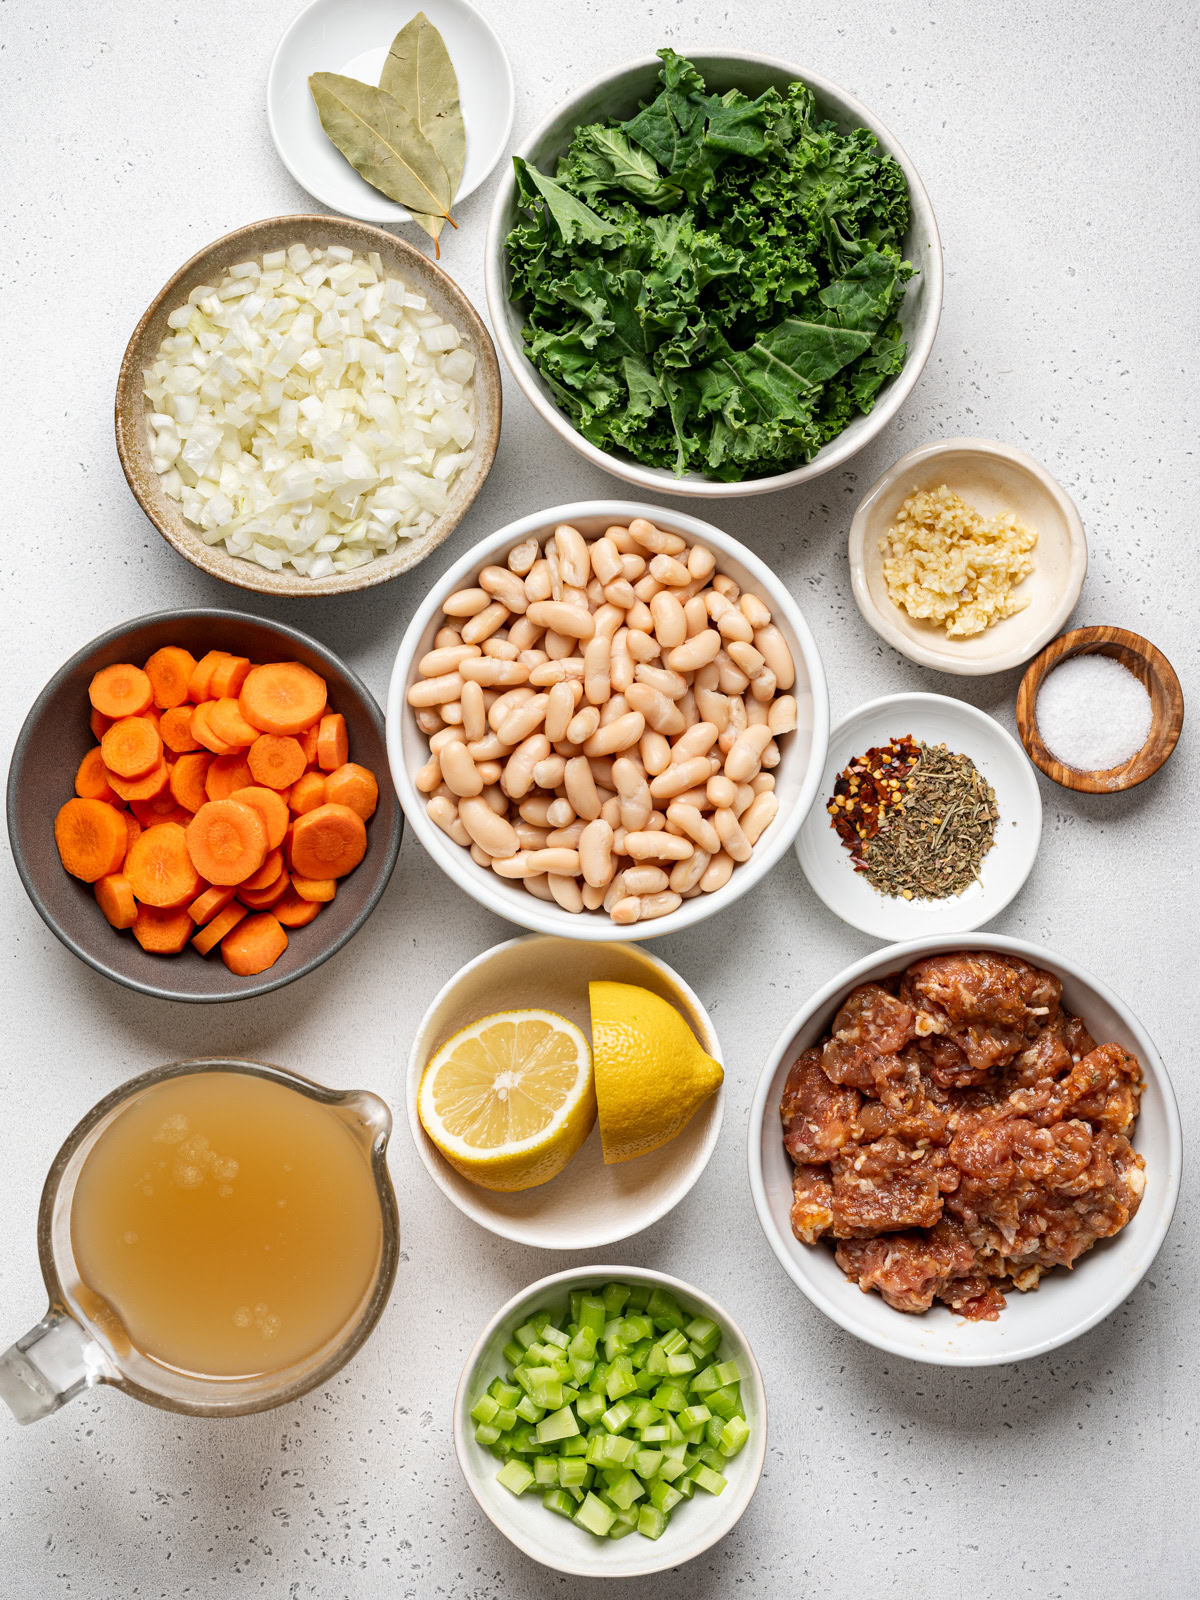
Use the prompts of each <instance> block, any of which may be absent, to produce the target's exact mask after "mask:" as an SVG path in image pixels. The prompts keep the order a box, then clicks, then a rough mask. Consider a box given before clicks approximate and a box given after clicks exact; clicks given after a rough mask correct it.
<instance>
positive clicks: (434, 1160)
mask: <svg viewBox="0 0 1200 1600" xmlns="http://www.w3.org/2000/svg"><path fill="white" fill-rule="evenodd" d="M564 937H565V936H564V935H562V934H543V933H522V934H517V936H516V937H515V938H513V939H504V940H502V941H501V942H500V943H499V944H494V945H489V946H488V948H487V949H486V950H481V951H480V953H479V954H478V955H477V956H473V957H472V958H471V960H470V961H467V962H465V963H464V964H463V965H462V966H461V967H459V969H458V970H457V972H455V973H453V974H452V975H451V976H450V977H449V978H447V980H446V982H445V983H444V984H443V985H442V987H441V988H440V989H439V990H438V992H437V994H435V995H434V997H433V999H432V1000H431V1001H430V1002H429V1005H428V1006H427V1007H426V1009H425V1014H424V1015H423V1016H422V1018H421V1020H420V1022H419V1023H418V1024H417V1029H416V1032H415V1033H414V1034H413V1042H412V1045H411V1046H410V1048H409V1052H408V1061H407V1063H406V1065H405V1069H404V1103H405V1107H406V1108H407V1111H408V1131H409V1133H410V1134H411V1136H412V1141H413V1144H414V1145H415V1146H416V1150H417V1154H418V1155H419V1156H420V1158H421V1161H422V1163H423V1164H424V1167H425V1170H426V1172H428V1174H429V1176H430V1177H431V1178H432V1179H433V1181H434V1183H436V1184H437V1186H438V1188H439V1189H440V1190H441V1191H442V1193H443V1194H444V1195H445V1196H446V1198H447V1200H449V1201H450V1202H451V1204H452V1205H455V1206H457V1207H458V1209H459V1211H461V1212H462V1214H463V1216H464V1217H467V1218H469V1219H470V1221H472V1222H474V1223H476V1224H477V1225H478V1226H479V1227H481V1228H486V1229H487V1230H488V1232H489V1233H495V1234H498V1235H499V1236H500V1237H501V1238H502V1239H511V1240H513V1242H514V1243H516V1244H521V1245H524V1246H525V1247H526V1248H527V1249H530V1250H606V1249H607V1248H608V1246H609V1245H611V1244H619V1243H620V1242H621V1240H623V1239H632V1238H635V1237H636V1236H637V1235H638V1234H639V1233H643V1232H645V1230H646V1229H647V1228H651V1227H653V1226H654V1224H655V1223H656V1222H661V1221H662V1219H663V1217H665V1216H666V1215H667V1213H668V1212H670V1211H673V1210H674V1209H675V1207H676V1206H677V1205H679V1204H681V1203H682V1201H684V1200H685V1199H686V1198H687V1196H688V1195H689V1194H690V1193H691V1191H692V1190H693V1189H694V1188H695V1186H696V1184H697V1183H698V1182H699V1180H700V1177H701V1175H702V1174H703V1172H704V1169H705V1168H706V1167H707V1166H708V1163H709V1161H710V1160H711V1158H712V1153H713V1151H714V1150H715V1149H716V1146H717V1140H718V1139H719V1138H720V1136H721V1127H722V1124H723V1123H724V1120H725V1086H726V1079H725V1078H724V1077H723V1078H722V1080H721V1082H720V1084H719V1085H718V1087H717V1092H716V1094H715V1095H714V1096H713V1097H712V1098H713V1100H714V1102H715V1106H714V1110H713V1113H712V1115H711V1117H710V1126H709V1129H708V1132H707V1133H706V1135H705V1137H704V1140H703V1142H702V1143H701V1145H700V1146H699V1148H698V1149H697V1151H696V1154H695V1156H694V1157H693V1160H692V1164H691V1166H690V1167H689V1168H688V1169H687V1171H686V1172H685V1173H684V1175H683V1177H682V1178H681V1179H680V1183H679V1184H678V1185H677V1186H676V1187H675V1189H673V1190H671V1191H670V1192H669V1194H668V1196H667V1197H666V1198H665V1199H663V1200H662V1202H661V1203H660V1204H659V1205H658V1206H657V1207H651V1208H649V1209H648V1211H647V1213H646V1217H645V1220H644V1221H639V1222H638V1223H637V1224H636V1225H635V1226H634V1227H632V1228H622V1229H621V1230H620V1231H619V1232H617V1233H610V1234H607V1235H606V1236H605V1237H604V1238H603V1239H588V1240H584V1241H578V1240H562V1239H555V1240H552V1241H550V1242H546V1243H543V1242H542V1241H541V1240H538V1239H531V1238H530V1237H529V1236H528V1232H527V1231H522V1230H518V1229H516V1228H514V1227H511V1226H508V1225H506V1222H505V1219H504V1218H497V1217H493V1216H492V1215H490V1214H489V1213H488V1212H487V1210H486V1207H484V1206H482V1205H481V1206H479V1208H478V1209H475V1208H473V1207H471V1206H470V1205H469V1204H468V1199H467V1197H464V1196H463V1195H461V1194H459V1193H458V1192H457V1191H456V1190H455V1189H454V1187H453V1186H452V1185H451V1184H450V1183H449V1181H448V1180H447V1177H446V1170H445V1169H446V1166H447V1165H448V1164H447V1163H446V1162H445V1161H444V1158H443V1157H442V1156H441V1155H440V1154H439V1152H438V1150H437V1149H436V1147H435V1146H434V1145H433V1141H432V1140H431V1139H430V1138H429V1135H428V1134H427V1133H426V1132H425V1130H424V1128H423V1127H422V1126H421V1119H420V1117H419V1116H418V1114H417V1093H418V1090H419V1088H420V1084H421V1075H422V1072H423V1070H424V1066H425V1062H426V1059H427V1058H428V1055H429V1050H428V1047H427V1045H426V1042H425V1038H424V1035H425V1032H426V1029H427V1028H428V1027H429V1023H430V1018H431V1017H432V1016H433V1014H434V1012H435V1011H437V1009H438V1008H439V1007H440V1006H441V1004H442V1002H443V1001H444V1000H445V999H446V998H447V996H448V995H449V994H450V993H451V992H452V991H453V990H454V989H455V988H457V986H458V985H459V984H460V983H461V982H462V981H463V979H464V978H466V977H467V976H468V975H469V974H471V973H473V972H475V971H476V970H477V969H478V968H480V967H482V966H485V965H486V964H487V963H488V962H489V961H492V960H494V959H495V958H496V957H497V956H499V955H500V954H501V953H502V952H505V951H508V950H512V949H514V948H515V947H516V946H517V945H523V944H527V943H528V942H529V941H530V940H531V939H545V938H564ZM570 942H571V943H573V944H574V943H578V942H579V941H577V940H571V941H570ZM606 943H608V944H612V945H617V946H622V947H627V948H629V949H634V948H635V946H633V945H632V943H631V942H630V941H629V940H626V939H609V940H607V941H606ZM637 948H638V955H639V956H640V957H643V958H644V959H645V960H646V961H648V962H650V963H651V965H653V966H654V967H656V968H657V969H658V970H659V972H660V974H661V975H662V976H664V977H665V978H666V979H668V980H669V981H670V984H671V985H672V986H673V987H674V988H676V989H678V991H679V993H680V994H681V995H682V997H683V998H684V999H685V1000H687V1001H688V1002H689V1003H690V1004H691V1005H692V1006H693V1007H694V1009H695V1011H696V1014H697V1015H698V1016H699V1017H701V1018H703V1020H704V1022H705V1023H706V1024H707V1027H708V1031H709V1033H710V1035H711V1037H712V1050H711V1051H710V1052H709V1053H710V1054H711V1055H712V1057H713V1060H714V1061H716V1062H718V1063H719V1064H720V1066H721V1068H722V1071H724V1069H725V1056H724V1052H723V1051H722V1049H721V1041H720V1037H719V1035H718V1033H717V1028H716V1024H715V1023H714V1022H713V1019H712V1017H711V1016H710V1015H709V1012H708V1009H707V1007H706V1006H705V1005H704V1002H703V1001H702V1000H701V999H700V996H699V995H698V994H697V993H696V991H695V990H694V989H693V988H692V987H691V985H690V984H689V983H687V982H686V981H685V980H684V978H682V977H681V976H680V974H679V973H678V972H676V970H675V968H674V967H672V966H669V965H668V963H667V962H665V961H664V960H663V959H662V957H661V956H656V955H653V954H652V953H651V952H650V951H649V950H646V949H642V948H640V947H637ZM684 1020H685V1021H686V1018H685V1019H684ZM689 1026H690V1025H689ZM422 1058H425V1059H422ZM697 1109H699V1108H697ZM681 1131H682V1130H681ZM481 1192H482V1193H485V1194H486V1193H487V1191H486V1190H483V1191H481Z"/></svg>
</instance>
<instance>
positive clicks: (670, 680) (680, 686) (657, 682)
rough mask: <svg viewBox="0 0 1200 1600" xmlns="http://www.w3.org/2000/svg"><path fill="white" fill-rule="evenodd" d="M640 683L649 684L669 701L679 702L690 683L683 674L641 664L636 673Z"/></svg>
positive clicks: (635, 675)
mask: <svg viewBox="0 0 1200 1600" xmlns="http://www.w3.org/2000/svg"><path fill="white" fill-rule="evenodd" d="M639 637H640V635H639ZM633 675H634V677H635V678H636V679H637V681H638V682H639V683H648V684H649V685H650V687H651V688H652V689H657V690H658V692H659V694H665V695H666V697H667V699H668V700H678V699H680V698H681V697H682V696H683V695H685V694H686V693H687V687H688V681H687V679H686V678H685V677H684V676H683V674H682V673H681V672H671V671H669V670H668V669H667V668H666V667H651V666H648V665H647V664H646V663H645V662H639V663H638V666H637V668H636V669H635V671H634V674H633Z"/></svg>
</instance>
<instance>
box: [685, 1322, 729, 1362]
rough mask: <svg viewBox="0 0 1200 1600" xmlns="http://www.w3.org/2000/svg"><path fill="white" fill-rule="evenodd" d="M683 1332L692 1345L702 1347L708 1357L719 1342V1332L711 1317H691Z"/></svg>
mask: <svg viewBox="0 0 1200 1600" xmlns="http://www.w3.org/2000/svg"><path fill="white" fill-rule="evenodd" d="M683 1331H684V1332H685V1333H686V1334H687V1336H688V1338H689V1339H690V1340H691V1341H692V1343H693V1344H698V1345H702V1346H703V1347H704V1349H705V1351H706V1352H707V1353H708V1354H709V1355H711V1354H712V1352H713V1351H714V1350H715V1349H716V1348H717V1346H718V1345H719V1344H720V1342H721V1330H720V1328H719V1327H718V1326H717V1324H716V1323H715V1322H714V1321H713V1320H712V1318H711V1317H693V1318H692V1320H691V1321H690V1322H689V1323H688V1325H687V1327H686V1328H685V1329H684V1330H683Z"/></svg>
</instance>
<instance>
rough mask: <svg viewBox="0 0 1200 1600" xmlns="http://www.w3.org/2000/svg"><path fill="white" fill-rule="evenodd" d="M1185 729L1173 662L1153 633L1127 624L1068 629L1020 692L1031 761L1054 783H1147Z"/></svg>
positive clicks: (1089, 787) (1115, 787) (1110, 788)
mask: <svg viewBox="0 0 1200 1600" xmlns="http://www.w3.org/2000/svg"><path fill="white" fill-rule="evenodd" d="M1093 658H1095V659H1093ZM1110 662H1111V663H1112V665H1111V666H1110V665H1109V664H1108V663H1110ZM1119 669H1124V671H1123V672H1122V671H1121V670H1119ZM1060 672H1062V673H1064V676H1063V677H1062V678H1059V677H1058V674H1059V673H1060ZM1130 675H1131V677H1132V680H1133V681H1130ZM1052 678H1053V679H1056V680H1057V681H1054V682H1051V679H1052ZM1039 719H1040V721H1039ZM1182 728H1183V690H1182V689H1181V688H1180V686H1179V679H1178V678H1177V677H1176V675H1175V669H1174V667H1172V665H1171V663H1170V662H1169V661H1168V660H1167V658H1166V656H1164V655H1163V653H1162V651H1161V650H1159V649H1157V648H1156V647H1155V646H1154V645H1152V644H1151V643H1150V641H1149V639H1143V638H1142V636H1141V635H1140V634H1137V633H1130V632H1129V631H1128V630H1127V629H1125V628H1111V627H1094V628H1074V629H1073V630H1072V631H1071V632H1070V633H1064V634H1062V635H1061V636H1060V637H1059V638H1057V639H1055V640H1053V641H1052V642H1051V643H1050V644H1048V645H1047V646H1046V648H1045V649H1044V650H1043V651H1042V652H1041V654H1040V655H1038V656H1036V657H1035V658H1034V659H1033V661H1031V662H1030V664H1029V666H1028V668H1027V669H1026V672H1025V676H1024V677H1023V678H1022V679H1021V687H1020V689H1019V690H1018V691H1017V732H1018V733H1019V734H1020V736H1021V743H1022V744H1023V745H1024V746H1025V749H1026V751H1027V752H1028V754H1029V758H1030V760H1031V761H1032V762H1033V763H1034V765H1035V766H1036V767H1038V768H1040V770H1041V771H1042V772H1044V773H1045V774H1046V776H1047V777H1048V778H1053V780H1054V782H1055V783H1060V784H1062V785H1063V787H1064V788H1067V789H1079V790H1082V791H1083V792H1084V793H1085V794H1115V793H1116V792H1117V791H1119V790H1121V789H1132V788H1133V787H1134V786H1135V785H1136V784H1139V783H1144V782H1145V780H1146V779H1147V778H1149V777H1152V776H1153V774H1154V773H1156V772H1157V771H1158V769H1159V767H1161V766H1162V764H1163V762H1164V761H1166V760H1167V758H1168V756H1170V754H1171V752H1172V751H1173V750H1174V748H1175V746H1176V744H1178V742H1179V735H1180V732H1181V730H1182Z"/></svg>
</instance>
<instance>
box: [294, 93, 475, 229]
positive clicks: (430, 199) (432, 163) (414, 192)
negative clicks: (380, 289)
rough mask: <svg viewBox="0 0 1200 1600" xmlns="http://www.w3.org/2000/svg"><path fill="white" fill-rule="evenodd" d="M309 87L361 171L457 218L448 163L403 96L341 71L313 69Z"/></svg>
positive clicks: (428, 209) (400, 196)
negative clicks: (403, 102) (402, 100)
mask: <svg viewBox="0 0 1200 1600" xmlns="http://www.w3.org/2000/svg"><path fill="white" fill-rule="evenodd" d="M308 87H309V90H310V92H311V93H312V97H313V100H314V101H315V102H316V107H317V115H318V116H319V117H320V119H321V126H322V128H324V130H325V132H326V133H327V134H328V135H329V137H330V139H331V140H332V141H333V143H334V144H335V145H336V146H337V148H338V149H339V150H340V151H341V152H342V154H343V155H344V156H345V158H346V160H347V161H349V163H350V165H351V166H352V167H353V168H354V169H355V171H356V172H357V173H358V174H359V175H360V177H363V178H365V179H366V181H367V182H368V183H369V184H371V185H372V186H373V187H374V188H376V189H378V190H379V191H380V192H381V193H382V194H386V195H387V196H388V198H389V199H391V200H395V201H396V202H397V204H399V205H402V206H405V207H407V209H408V210H410V211H413V212H421V213H427V214H429V215H430V216H431V217H437V218H438V220H439V222H440V221H446V222H450V223H452V224H453V222H454V219H453V217H451V215H450V201H451V198H452V193H453V191H452V188H451V184H450V178H449V176H448V174H447V172H446V169H445V167H444V166H443V164H442V161H441V158H440V157H439V155H438V153H437V151H436V150H435V149H434V147H433V145H432V144H431V143H430V142H429V140H428V139H426V138H425V136H424V134H423V133H422V132H421V130H420V129H419V128H418V127H417V124H416V122H415V121H414V119H413V118H412V117H411V116H410V115H409V113H408V112H407V111H406V110H405V108H404V107H403V106H402V105H400V104H399V102H398V101H396V100H395V99H393V98H392V96H391V95H390V94H388V93H386V92H385V91H384V90H382V89H375V88H372V87H371V85H370V84H367V83H359V82H358V80H357V79H356V78H346V77H343V76H342V75H341V73H338V72H314V73H313V75H312V76H311V77H310V78H309V80H308Z"/></svg>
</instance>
